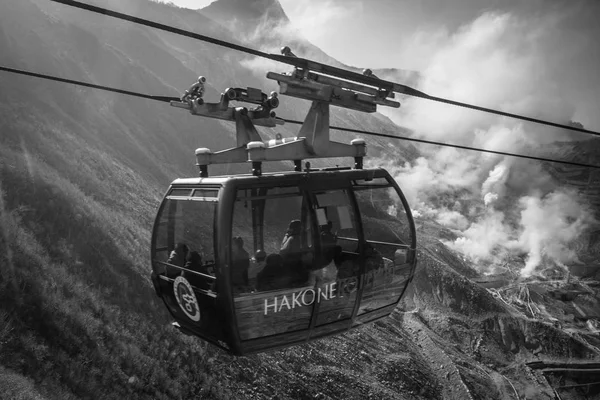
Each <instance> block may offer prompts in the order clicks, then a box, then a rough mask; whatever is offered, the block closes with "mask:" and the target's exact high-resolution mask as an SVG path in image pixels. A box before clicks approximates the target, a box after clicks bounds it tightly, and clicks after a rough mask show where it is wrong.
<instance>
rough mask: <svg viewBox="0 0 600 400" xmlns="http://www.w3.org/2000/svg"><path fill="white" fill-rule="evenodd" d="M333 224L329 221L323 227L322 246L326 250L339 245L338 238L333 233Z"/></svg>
mask: <svg viewBox="0 0 600 400" xmlns="http://www.w3.org/2000/svg"><path fill="white" fill-rule="evenodd" d="M332 228H333V223H332V222H331V221H327V225H324V226H322V227H321V235H320V236H321V246H323V248H324V249H329V248H333V247H334V246H335V245H336V244H337V236H336V235H335V234H334V233H333V232H332V231H331V229H332Z"/></svg>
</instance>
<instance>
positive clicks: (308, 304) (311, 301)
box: [302, 289, 315, 306]
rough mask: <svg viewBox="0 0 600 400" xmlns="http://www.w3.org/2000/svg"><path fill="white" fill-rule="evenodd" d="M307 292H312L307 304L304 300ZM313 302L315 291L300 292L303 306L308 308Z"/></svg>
mask: <svg viewBox="0 0 600 400" xmlns="http://www.w3.org/2000/svg"><path fill="white" fill-rule="evenodd" d="M308 292H312V299H310V302H307V301H306V299H305V298H304V296H306V293H308ZM314 302H315V291H314V290H313V289H306V290H305V291H304V292H302V304H304V305H305V306H310V305H311V304H312V303H314Z"/></svg>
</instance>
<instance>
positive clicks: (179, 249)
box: [167, 242, 190, 278]
mask: <svg viewBox="0 0 600 400" xmlns="http://www.w3.org/2000/svg"><path fill="white" fill-rule="evenodd" d="M189 250H190V249H189V247H188V246H187V245H186V244H185V243H181V242H179V243H177V244H176V245H175V248H174V249H173V251H172V252H171V254H169V258H168V259H167V263H168V264H172V265H175V266H177V267H183V266H185V263H186V259H187V255H188V252H189ZM180 274H181V270H180V269H179V268H167V276H168V277H170V278H173V277H176V276H178V275H180Z"/></svg>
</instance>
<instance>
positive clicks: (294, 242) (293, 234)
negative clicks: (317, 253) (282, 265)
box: [279, 219, 302, 257]
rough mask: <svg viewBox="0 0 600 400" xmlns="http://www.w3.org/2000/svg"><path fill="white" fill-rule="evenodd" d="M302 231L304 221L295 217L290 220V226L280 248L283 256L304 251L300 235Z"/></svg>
mask: <svg viewBox="0 0 600 400" xmlns="http://www.w3.org/2000/svg"><path fill="white" fill-rule="evenodd" d="M301 232H302V222H300V220H297V219H294V220H292V221H291V222H290V225H289V226H288V229H287V232H286V233H285V236H284V237H283V240H282V241H281V248H280V249H279V254H281V256H282V257H287V256H290V255H295V254H298V255H299V254H300V253H301V251H302V237H301V236H300V234H301Z"/></svg>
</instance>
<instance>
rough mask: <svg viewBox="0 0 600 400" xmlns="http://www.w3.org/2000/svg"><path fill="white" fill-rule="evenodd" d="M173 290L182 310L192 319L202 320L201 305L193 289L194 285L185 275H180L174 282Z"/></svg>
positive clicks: (195, 320)
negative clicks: (199, 305)
mask: <svg viewBox="0 0 600 400" xmlns="http://www.w3.org/2000/svg"><path fill="white" fill-rule="evenodd" d="M173 292H174V293H175V298H176V299H177V303H179V307H181V310H183V312H184V313H185V315H187V316H188V317H189V318H190V319H191V320H192V321H194V322H198V321H200V307H198V300H196V295H195V294H194V290H193V289H192V285H190V283H189V282H188V281H187V279H185V278H184V277H183V276H178V277H177V278H176V279H175V282H173Z"/></svg>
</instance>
